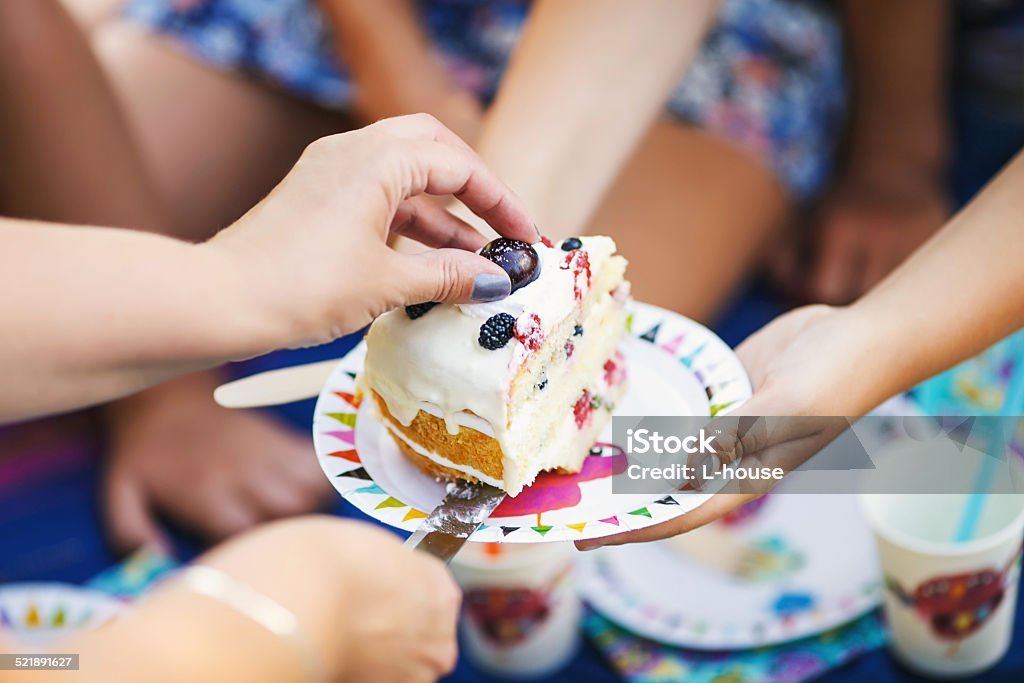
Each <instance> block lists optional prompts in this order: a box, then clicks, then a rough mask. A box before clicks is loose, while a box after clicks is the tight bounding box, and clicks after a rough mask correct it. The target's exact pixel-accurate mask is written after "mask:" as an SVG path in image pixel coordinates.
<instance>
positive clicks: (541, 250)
mask: <svg viewBox="0 0 1024 683" xmlns="http://www.w3.org/2000/svg"><path fill="white" fill-rule="evenodd" d="M581 239H582V242H583V247H582V249H581V250H582V251H585V252H586V254H587V257H588V258H589V262H590V272H591V273H592V278H591V281H590V282H589V283H588V282H587V280H588V278H587V277H586V275H585V274H584V275H578V274H577V273H576V272H574V269H573V268H571V267H570V268H566V267H563V266H564V265H565V264H566V259H567V258H569V257H570V252H565V251H562V250H561V249H560V248H559V247H558V246H555V247H546V246H544V245H543V244H541V243H537V244H535V245H533V246H534V249H536V251H537V254H538V256H539V258H540V268H541V272H540V274H539V276H538V278H537V279H536V280H534V281H533V282H532V283H530V284H528V285H526V286H525V287H522V288H520V289H519V290H517V291H516V292H514V293H513V294H512V295H511V296H509V297H508V298H506V299H504V300H502V301H497V302H492V303H480V304H459V305H444V304H441V305H437V306H435V307H434V308H432V309H431V310H430V311H428V312H427V313H425V314H424V315H422V316H420V317H419V318H417V319H415V320H412V319H410V318H409V316H408V315H407V314H406V312H405V311H404V310H403V309H396V310H393V311H390V312H388V313H385V314H384V315H382V316H380V317H379V318H378V319H377V320H376V321H375V322H374V324H373V326H372V327H371V328H370V331H369V333H368V336H367V355H366V362H365V366H364V370H363V373H362V375H361V376H360V379H359V382H360V387H361V389H363V390H364V391H365V390H366V389H373V390H374V391H376V393H377V394H379V395H380V397H381V398H382V399H383V400H384V402H385V404H386V405H387V408H388V412H390V413H391V415H392V416H393V417H394V418H395V420H397V421H398V422H399V423H401V424H402V425H405V426H408V425H409V424H411V423H412V421H413V419H414V418H415V417H416V415H417V413H418V412H419V411H420V410H423V411H425V412H427V413H429V414H431V415H433V416H435V417H438V418H441V419H443V420H444V422H445V424H446V427H447V429H448V431H449V432H450V433H451V434H456V433H458V431H459V428H460V427H467V428H470V429H475V430H476V431H479V432H481V433H483V434H485V435H487V436H491V437H493V438H494V439H496V440H497V441H498V442H499V444H500V445H501V447H502V451H503V453H504V454H505V461H504V465H505V467H504V470H505V473H506V481H505V484H506V486H505V487H506V490H509V491H510V492H512V491H513V490H514V491H515V492H518V490H519V489H521V488H522V486H523V484H526V483H529V481H518V482H517V481H512V482H510V481H509V475H511V474H512V472H513V471H518V470H520V469H521V468H522V466H523V465H524V464H525V463H523V462H520V461H515V462H510V461H509V459H510V458H511V459H513V460H515V459H516V458H519V459H524V458H526V457H529V455H528V454H532V453H536V452H537V451H538V450H539V447H538V444H537V443H535V442H534V441H533V438H534V437H533V435H529V434H523V433H518V432H516V430H514V429H513V430H510V411H514V410H518V409H519V408H518V407H516V408H514V407H513V406H512V404H511V402H512V396H513V394H518V395H519V400H523V397H524V396H532V395H533V393H534V385H535V383H536V382H537V381H539V379H540V378H541V377H546V376H545V375H543V373H544V372H545V366H546V364H548V363H549V362H550V361H551V359H550V358H540V356H542V355H543V353H553V352H554V350H555V349H553V348H549V347H548V346H546V347H545V349H543V351H542V352H541V353H533V352H531V351H529V350H528V349H527V348H526V346H524V344H523V343H521V342H520V341H519V340H517V339H516V338H515V337H513V338H512V339H510V340H509V341H508V343H507V344H506V345H505V346H504V347H502V348H499V349H494V350H491V349H487V348H484V347H483V346H481V345H480V343H479V337H480V328H481V326H482V325H483V324H484V323H485V322H486V321H487V319H488V318H490V317H492V316H494V315H497V314H498V313H508V314H510V315H511V316H512V317H513V318H517V319H519V318H520V316H524V315H529V314H533V315H536V316H537V317H538V318H539V319H540V328H541V330H542V332H543V336H544V339H545V342H548V341H551V342H554V340H556V339H557V340H558V342H557V343H558V347H557V350H558V351H559V352H561V346H562V344H564V342H565V340H566V339H567V338H569V337H571V335H572V330H573V327H574V325H575V324H576V323H577V322H582V321H581V320H580V318H581V316H583V315H590V314H593V315H594V317H593V320H592V325H593V329H592V331H591V332H590V333H588V334H594V335H599V336H598V337H596V338H593V337H588V338H587V339H586V342H583V341H582V340H581V346H582V347H583V348H581V353H580V354H579V356H580V359H579V360H578V361H575V360H574V361H573V362H574V363H579V364H580V366H581V367H580V368H579V371H580V372H585V373H591V374H599V372H600V363H603V362H604V359H606V358H608V356H609V355H610V354H611V352H612V351H613V349H614V345H615V344H616V343H617V340H618V339H619V338H620V337H621V334H622V324H623V322H622V321H623V320H624V314H622V313H621V308H622V306H621V304H622V302H621V301H619V300H613V299H612V297H611V294H610V290H611V289H614V288H616V287H617V286H618V285H619V284H620V283H622V272H623V270H624V268H625V261H624V260H623V259H622V258H621V257H618V256H615V255H614V254H615V243H614V242H613V241H612V240H611V239H610V238H608V237H598V236H595V237H584V238H581ZM591 287H593V288H594V289H595V291H594V292H593V294H594V295H595V296H593V297H590V298H588V294H590V291H589V290H590V288H591ZM576 289H579V290H580V295H581V296H580V297H577V294H576V291H575V290H576ZM602 290H603V291H602ZM581 300H582V302H581ZM581 303H585V304H586V309H585V310H584V307H583V306H582V305H581ZM605 326H608V327H612V329H611V330H609V331H608V332H607V333H606V332H604V331H602V330H601V329H600V328H601V327H605ZM605 337H606V338H607V341H605V340H604V339H605ZM598 340H601V343H599V344H594V342H597V341H598ZM591 346H592V347H593V348H587V347H591ZM606 347H607V348H606ZM591 352H593V354H594V356H593V358H592V359H590V357H591ZM597 354H603V355H601V356H600V357H597ZM559 358H563V359H564V354H563V355H561V356H559ZM561 364H562V365H563V366H564V365H565V362H564V361H563V362H562V363H561ZM584 366H585V367H584ZM560 371H562V370H560ZM574 374H575V372H574ZM517 377H519V378H520V379H519V382H526V381H527V380H528V381H529V384H522V385H521V386H518V385H517V386H518V388H515V387H513V382H514V381H515V380H517ZM523 378H525V379H523ZM588 381H589V380H587V379H586V378H576V377H574V378H573V382H572V383H577V382H584V383H586V382H588ZM584 385H585V384H577V385H576V386H577V391H578V390H579V388H580V387H581V386H584ZM565 388H566V390H568V388H569V387H568V386H566V387H565ZM551 389H554V390H555V391H551V390H549V391H547V392H546V394H545V396H550V395H552V394H553V393H555V392H560V389H561V387H551ZM552 397H553V396H552ZM567 400H568V401H569V403H568V406H570V407H571V405H572V401H573V400H575V398H574V397H569V398H568V399H567ZM537 407H540V406H537ZM524 410H526V411H527V412H530V411H529V410H528V408H526V409H524ZM560 412H561V411H560ZM559 422H561V420H559ZM403 440H404V441H406V442H407V443H408V442H409V440H408V439H403ZM422 450H423V449H417V452H421V451H422ZM421 454H423V453H421ZM431 455H433V454H431ZM435 457H436V456H435ZM432 459H434V458H432ZM443 464H445V465H446V466H452V465H451V464H449V463H447V462H446V463H443ZM510 465H515V467H510ZM453 468H454V469H457V470H460V468H459V467H454V466H453ZM460 471H464V468H463V469H462V470H460ZM472 474H474V476H476V475H477V474H478V473H472ZM478 478H480V477H478ZM529 480H532V477H530V478H529ZM513 495H514V493H513Z"/></svg>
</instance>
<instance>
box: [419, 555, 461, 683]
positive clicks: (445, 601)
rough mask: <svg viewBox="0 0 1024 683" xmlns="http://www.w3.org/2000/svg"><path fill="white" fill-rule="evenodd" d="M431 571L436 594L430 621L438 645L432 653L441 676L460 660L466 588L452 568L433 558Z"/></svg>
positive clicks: (428, 573) (430, 581) (429, 580)
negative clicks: (458, 632)
mask: <svg viewBox="0 0 1024 683" xmlns="http://www.w3.org/2000/svg"><path fill="white" fill-rule="evenodd" d="M429 559H430V562H429V563H428V564H429V566H428V567H427V571H425V572H424V574H425V576H426V578H427V581H426V584H427V586H428V587H429V590H430V592H431V595H432V596H434V598H433V610H432V611H433V616H432V618H431V619H429V620H428V622H427V623H429V624H430V625H431V631H432V635H433V640H434V643H435V644H434V646H433V647H431V648H430V652H429V656H430V658H431V663H432V665H433V666H434V671H435V672H436V674H437V675H438V676H442V675H444V674H447V673H449V672H450V671H451V670H452V669H454V668H455V664H456V661H457V660H458V655H459V652H458V639H457V637H456V629H457V625H458V616H459V606H460V604H461V603H462V592H461V591H460V590H459V587H458V586H457V585H456V583H455V581H454V579H453V578H452V575H451V574H450V573H449V572H448V570H447V569H446V568H445V567H444V566H443V565H442V564H441V563H440V562H437V561H434V560H433V558H429Z"/></svg>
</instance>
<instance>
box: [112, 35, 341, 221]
mask: <svg viewBox="0 0 1024 683" xmlns="http://www.w3.org/2000/svg"><path fill="white" fill-rule="evenodd" d="M94 42H95V45H96V48H97V51H98V53H99V54H100V57H101V60H102V61H103V63H104V65H105V67H106V69H107V72H108V74H109V76H110V78H111V80H112V82H113V83H114V86H115V89H116V90H117V92H118V95H119V97H120V99H121V102H122V104H123V106H124V109H125V111H126V112H127V115H128V117H129V120H130V122H131V124H132V127H133V129H134V131H135V132H136V135H137V137H138V140H139V143H140V145H141V148H142V151H143V155H144V157H145V160H146V162H147V164H148V165H149V167H150V169H151V171H152V173H153V176H154V179H155V181H156V183H157V187H158V188H159V190H160V192H161V194H162V196H163V197H164V198H165V200H166V201H167V203H168V205H169V206H170V208H171V213H172V216H173V221H174V226H173V231H174V233H175V234H177V235H179V236H181V237H185V238H190V239H202V238H204V237H207V236H209V235H210V234H211V233H212V232H213V231H215V230H216V229H218V228H220V227H223V226H224V225H227V224H228V223H229V222H230V221H232V220H234V219H235V218H237V217H238V216H240V215H241V214H242V213H244V212H245V211H246V210H248V208H249V207H251V206H252V205H253V204H255V203H256V202H257V201H259V200H260V198H262V196H263V195H264V194H265V193H266V192H267V191H268V190H269V189H270V188H271V187H273V185H274V184H275V183H276V182H277V181H278V180H279V179H280V178H281V177H283V176H284V174H285V173H286V172H287V170H288V169H289V168H290V167H291V165H292V164H293V163H294V161H295V160H296V159H297V158H298V156H299V154H300V153H301V152H302V150H303V148H304V147H305V146H306V145H307V144H309V143H310V142H311V141H313V140H315V139H316V138H318V137H322V136H324V135H327V134H330V133H336V132H341V131H343V130H345V129H346V128H348V127H350V126H348V125H347V123H346V121H345V119H344V117H343V116H342V115H341V114H338V113H331V112H327V111H326V110H323V109H320V108H318V107H315V106H312V105H308V104H304V103H301V102H299V101H297V100H294V99H292V98H290V97H288V96H286V95H284V94H282V93H279V92H276V91H274V90H272V89H270V88H269V87H267V86H264V85H262V84H260V83H257V82H255V81H252V80H249V79H247V78H245V77H243V76H241V75H238V74H230V73H226V72H220V71H216V70H215V69H213V68H211V67H209V66H207V65H205V64H202V63H201V62H199V61H196V60H195V59H193V58H192V57H190V56H188V55H186V54H184V53H183V52H181V51H180V50H179V49H178V48H177V47H176V46H175V45H174V44H172V43H171V42H170V41H168V40H167V39H164V38H161V37H159V36H157V35H154V34H151V33H148V32H146V31H144V30H142V29H139V28H138V27H136V26H133V25H131V24H128V23H126V22H124V21H121V20H113V21H111V22H108V23H106V24H105V25H103V26H102V27H100V28H99V29H98V30H97V31H96V33H95V34H94Z"/></svg>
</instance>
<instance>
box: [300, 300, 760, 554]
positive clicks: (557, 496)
mask: <svg viewBox="0 0 1024 683" xmlns="http://www.w3.org/2000/svg"><path fill="white" fill-rule="evenodd" d="M627 325H628V329H629V337H628V338H627V341H626V343H625V345H624V346H623V352H624V353H625V355H626V358H627V363H628V369H629V389H628V391H627V394H626V396H625V397H624V398H623V399H622V400H621V401H620V402H619V405H618V406H617V407H616V410H615V413H616V414H620V415H715V414H718V413H720V412H722V411H726V410H729V409H731V408H734V407H736V406H737V405H739V404H740V403H742V402H743V401H745V400H746V399H748V398H749V397H750V392H751V390H750V381H749V379H748V378H747V374H746V371H745V370H744V368H743V365H742V364H741V363H740V361H739V358H737V357H736V354H735V353H733V351H732V349H730V348H729V347H728V346H727V345H726V344H725V342H723V341H722V340H721V339H719V338H718V337H717V336H716V335H715V334H714V333H713V332H711V331H710V330H708V329H707V328H706V327H704V326H703V325H700V324H699V323H697V322H694V321H693V320H690V319H689V318H685V317H683V316H681V315H679V314H677V313H673V312H671V311H667V310H665V309H662V308H658V307H656V306H651V305H647V304H642V303H639V302H633V303H632V304H631V310H630V315H629V318H628V322H627ZM365 356H366V344H365V342H362V343H360V344H359V345H358V346H356V347H355V348H354V349H353V350H352V351H351V352H350V353H349V354H348V355H346V356H345V357H344V358H342V359H341V360H340V361H339V363H338V366H337V367H336V368H335V369H334V372H332V373H331V376H330V377H329V378H328V380H327V383H326V384H325V385H324V387H323V389H322V390H321V392H320V398H319V399H318V401H317V405H316V412H315V415H314V418H313V441H314V444H315V446H316V454H317V458H318V459H319V461H320V466H321V468H322V469H323V471H324V474H326V475H327V477H328V478H329V479H330V481H331V483H332V484H333V485H334V488H335V489H337V490H338V492H339V493H340V494H341V495H342V496H344V497H345V499H346V500H348V501H349V502H351V503H352V504H353V505H355V506H356V507H357V508H359V509H360V510H362V511H363V512H365V513H366V514H368V515H370V516H371V517H373V518H375V519H377V520H379V521H382V522H385V523H387V524H390V525H392V526H395V527H398V528H400V529H404V530H405V531H409V532H411V531H415V530H416V528H417V527H418V526H419V524H420V523H421V521H422V520H423V518H424V517H426V516H427V515H428V514H429V512H430V511H431V510H433V509H434V507H436V506H437V505H438V503H440V502H441V500H442V498H443V497H444V492H445V488H444V483H443V482H440V481H437V480H435V479H434V478H432V477H430V476H429V475H426V474H424V473H423V472H421V471H420V470H419V469H418V468H417V467H416V466H415V465H413V464H412V463H411V462H409V461H408V460H406V458H405V457H404V456H403V455H402V453H401V451H399V450H398V447H397V446H395V444H394V443H393V442H392V440H391V437H390V435H389V434H388V433H387V430H386V428H385V427H384V426H383V425H382V424H380V422H379V421H378V420H377V419H376V418H375V416H374V415H373V413H372V411H370V410H368V407H367V406H366V405H360V401H359V398H358V397H356V396H355V395H354V393H355V377H356V375H357V374H358V373H359V371H360V370H362V366H363V359H364V358H365ZM622 454H623V449H622V448H621V447H619V446H617V445H616V444H613V443H612V430H611V424H610V423H609V425H608V426H607V427H606V428H605V430H604V432H603V433H602V434H601V437H600V439H599V441H598V443H597V444H595V447H594V449H593V450H592V451H591V454H590V455H589V456H588V457H587V459H586V461H585V462H584V465H583V469H582V470H581V471H580V472H578V473H576V474H556V473H553V472H546V473H543V474H541V475H540V476H539V477H538V478H537V481H536V482H534V484H533V485H532V486H529V487H527V488H526V489H524V490H523V492H522V493H520V494H519V495H518V496H516V497H515V498H506V499H505V500H504V501H503V502H502V503H501V505H499V506H498V508H497V509H496V510H495V511H494V513H493V514H492V515H491V517H490V519H488V521H487V523H486V524H484V525H483V526H481V527H480V528H479V529H478V530H477V531H476V533H475V534H474V535H473V537H472V539H471V540H474V541H489V542H499V543H538V542H546V541H576V540H580V539H585V538H598V537H601V536H608V535H611V534H615V533H619V532H622V531H631V530H635V529H641V528H644V527H647V526H651V525H652V524H657V523H659V522H663V521H665V520H668V519H672V518H673V517H678V516H679V515H681V514H683V513H685V512H688V511H690V510H692V509H693V508H695V507H697V506H698V505H700V504H701V503H703V502H704V501H705V500H707V498H708V496H709V495H710V494H696V493H693V492H689V493H681V494H675V495H662V494H657V495H655V494H643V495H641V494H621V493H620V494H613V493H612V479H611V475H612V470H613V467H614V465H615V462H616V459H617V458H618V459H621V458H622V457H623V455H622Z"/></svg>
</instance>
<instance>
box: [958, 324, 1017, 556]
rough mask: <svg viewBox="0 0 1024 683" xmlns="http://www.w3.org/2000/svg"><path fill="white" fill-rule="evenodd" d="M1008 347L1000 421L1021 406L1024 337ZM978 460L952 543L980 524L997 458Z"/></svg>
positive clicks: (969, 536) (969, 535) (967, 536)
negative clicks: (1008, 371) (1009, 362)
mask: <svg viewBox="0 0 1024 683" xmlns="http://www.w3.org/2000/svg"><path fill="white" fill-rule="evenodd" d="M1008 343H1009V344H1010V348H1011V349H1012V351H1013V357H1014V358H1015V362H1014V367H1013V375H1012V376H1011V377H1010V382H1009V384H1008V385H1007V387H1006V394H1005V396H1004V397H1003V404H1002V405H1001V406H1000V407H999V415H1000V416H1003V417H1007V416H1009V415H1012V414H1013V413H1014V412H1015V411H1019V410H1020V409H1021V407H1022V406H1024V333H1017V335H1016V336H1015V337H1014V338H1012V339H1010V340H1008ZM989 437H990V439H991V438H992V435H991V434H989ZM1010 438H1012V435H1011V437H1010ZM991 445H992V444H991V442H990V443H989V446H990V447H991ZM989 450H991V448H989ZM982 457H983V460H982V461H981V467H979V468H978V474H977V476H976V477H975V479H974V488H973V489H972V491H973V493H971V494H970V495H969V496H968V498H967V503H966V504H965V505H964V514H963V517H961V518H960V527H959V528H958V529H957V532H956V535H955V536H954V537H953V541H954V542H955V543H964V542H966V541H969V540H971V539H972V538H974V534H975V533H976V531H977V528H978V522H979V521H980V520H981V514H982V512H983V511H984V509H985V503H986V502H987V500H988V493H987V491H989V489H991V487H992V479H993V478H994V477H995V473H996V463H997V462H998V461H997V458H995V457H990V456H988V455H983V456H982Z"/></svg>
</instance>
